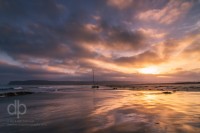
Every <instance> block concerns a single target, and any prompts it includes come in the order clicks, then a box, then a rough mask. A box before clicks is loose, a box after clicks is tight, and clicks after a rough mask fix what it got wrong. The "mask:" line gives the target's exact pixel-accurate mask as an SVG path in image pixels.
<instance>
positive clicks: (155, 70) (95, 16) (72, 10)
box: [0, 0, 200, 83]
mask: <svg viewBox="0 0 200 133" xmlns="http://www.w3.org/2000/svg"><path fill="white" fill-rule="evenodd" d="M92 69H93V70H94V71H95V79H96V80H97V81H113V80H117V81H134V82H179V81H200V0H48V1H47V0H0V83H6V82H9V81H11V80H32V79H37V80H62V81H65V80H73V81H78V80H83V81H90V80H92Z"/></svg>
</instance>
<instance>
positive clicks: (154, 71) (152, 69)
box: [139, 67, 159, 74]
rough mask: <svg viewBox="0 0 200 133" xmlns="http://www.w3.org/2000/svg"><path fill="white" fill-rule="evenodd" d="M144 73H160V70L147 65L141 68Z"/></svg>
mask: <svg viewBox="0 0 200 133" xmlns="http://www.w3.org/2000/svg"><path fill="white" fill-rule="evenodd" d="M139 72H140V73H143V74H159V71H158V69H157V68H156V67H146V68H142V69H140V70H139Z"/></svg>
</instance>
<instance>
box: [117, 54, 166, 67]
mask: <svg viewBox="0 0 200 133" xmlns="http://www.w3.org/2000/svg"><path fill="white" fill-rule="evenodd" d="M164 60H165V59H162V58H160V57H159V55H158V54H157V53H155V52H153V51H150V50H149V51H145V52H143V53H141V54H138V55H136V56H130V57H120V58H117V59H116V60H115V63H118V64H119V65H120V64H121V65H122V64H123V65H128V66H137V67H143V66H145V65H151V64H158V63H162V62H163V61H164Z"/></svg>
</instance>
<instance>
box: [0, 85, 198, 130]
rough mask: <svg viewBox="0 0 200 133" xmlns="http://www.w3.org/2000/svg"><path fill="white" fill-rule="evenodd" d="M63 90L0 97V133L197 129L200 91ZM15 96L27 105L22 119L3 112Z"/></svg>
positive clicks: (77, 88)
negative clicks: (168, 92)
mask: <svg viewBox="0 0 200 133" xmlns="http://www.w3.org/2000/svg"><path fill="white" fill-rule="evenodd" d="M65 88H66V87H62V89H61V88H60V90H58V89H55V87H49V86H48V87H46V88H45V87H43V89H41V88H40V89H33V88H32V90H34V91H35V93H34V94H31V95H24V96H13V97H4V98H1V99H0V106H1V109H0V114H1V115H0V131H1V133H22V132H23V133H35V132H50V133H56V132H59V133H105V132H106V133H113V132H115V133H199V132H200V104H199V101H200V92H194V91H191V92H187V91H178V92H175V93H173V94H163V93H162V92H161V91H149V90H146V91H145V90H142V91H132V90H127V89H126V90H92V89H91V88H90V86H76V87H73V86H71V87H68V88H66V89H65ZM70 88H71V89H70ZM36 90H37V91H36ZM40 90H43V91H40ZM55 90H57V91H55ZM15 100H18V101H19V102H20V103H21V104H24V105H26V108H27V111H26V113H25V114H23V115H20V118H17V117H16V115H10V114H9V113H8V112H7V108H8V105H9V104H12V103H14V101H15ZM22 110H23V109H22V108H21V111H22Z"/></svg>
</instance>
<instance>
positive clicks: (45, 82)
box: [8, 80, 200, 85]
mask: <svg viewBox="0 0 200 133" xmlns="http://www.w3.org/2000/svg"><path fill="white" fill-rule="evenodd" d="M91 84H93V81H48V80H25V81H10V82H9V83H8V85H91ZM96 84H99V85H133V84H137V85H138V84H141V85H145V84H200V82H174V83H138V82H134V81H96Z"/></svg>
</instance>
